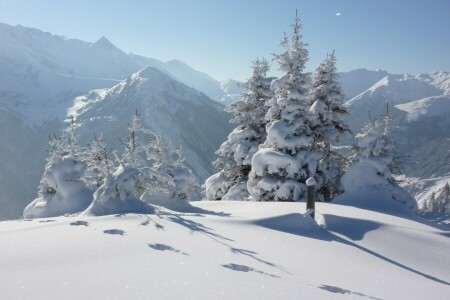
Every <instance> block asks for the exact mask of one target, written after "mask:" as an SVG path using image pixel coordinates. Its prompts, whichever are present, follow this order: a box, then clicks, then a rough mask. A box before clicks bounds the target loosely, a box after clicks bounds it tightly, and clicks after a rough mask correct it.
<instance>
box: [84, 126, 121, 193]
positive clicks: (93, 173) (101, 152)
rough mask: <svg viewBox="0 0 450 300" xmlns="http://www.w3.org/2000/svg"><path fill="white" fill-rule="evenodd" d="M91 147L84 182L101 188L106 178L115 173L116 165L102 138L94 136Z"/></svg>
mask: <svg viewBox="0 0 450 300" xmlns="http://www.w3.org/2000/svg"><path fill="white" fill-rule="evenodd" d="M89 146H90V147H89V150H88V152H87V154H86V164H87V170H86V174H85V176H84V179H83V180H84V181H85V182H86V183H87V184H88V185H90V186H96V187H100V186H101V185H102V184H103V183H104V180H105V178H106V177H107V176H108V175H110V174H112V173H113V167H114V165H113V162H112V160H111V159H109V157H108V151H107V149H106V144H105V142H104V141H103V139H102V138H101V137H97V136H96V135H94V137H93V138H92V140H91V143H90V144H89Z"/></svg>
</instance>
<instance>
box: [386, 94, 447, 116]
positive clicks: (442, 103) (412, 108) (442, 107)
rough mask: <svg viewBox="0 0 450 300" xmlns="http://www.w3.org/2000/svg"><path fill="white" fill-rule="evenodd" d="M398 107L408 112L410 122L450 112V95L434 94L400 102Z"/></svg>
mask: <svg viewBox="0 0 450 300" xmlns="http://www.w3.org/2000/svg"><path fill="white" fill-rule="evenodd" d="M395 107H396V108H398V109H400V110H402V111H404V112H406V113H407V116H406V120H407V121H408V122H411V121H417V120H418V119H419V118H421V117H422V118H423V117H434V116H438V115H440V114H445V113H449V112H450V96H433V97H427V98H423V99H420V100H416V101H412V102H408V103H404V104H399V105H396V106H395Z"/></svg>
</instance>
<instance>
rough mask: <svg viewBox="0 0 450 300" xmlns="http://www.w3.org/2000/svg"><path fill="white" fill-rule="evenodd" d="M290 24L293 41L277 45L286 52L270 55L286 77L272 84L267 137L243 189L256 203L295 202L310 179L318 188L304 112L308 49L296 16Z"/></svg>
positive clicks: (255, 158)
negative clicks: (312, 179)
mask: <svg viewBox="0 0 450 300" xmlns="http://www.w3.org/2000/svg"><path fill="white" fill-rule="evenodd" d="M292 26H293V29H294V31H293V33H292V35H291V38H290V39H289V38H287V37H285V38H284V39H283V40H282V42H281V45H282V46H283V48H284V52H283V53H281V54H279V55H275V57H274V59H275V60H276V61H277V62H278V64H279V69H280V71H282V72H283V73H284V75H283V77H281V78H280V79H277V80H274V81H273V82H272V85H271V88H272V90H273V91H274V93H275V95H274V97H273V98H272V99H270V100H269V101H268V105H269V107H270V108H269V111H268V112H267V115H266V118H267V121H269V123H268V124H267V126H266V131H267V138H266V141H265V142H264V144H263V145H261V147H260V149H259V150H258V152H257V153H255V155H254V156H253V159H252V170H251V172H250V175H249V181H248V184H247V188H248V191H249V194H250V199H251V200H255V201H298V200H300V199H301V198H302V196H303V194H304V191H305V181H306V180H307V179H308V178H309V177H311V176H313V177H315V179H316V181H317V182H318V183H319V184H320V185H321V184H322V179H321V178H319V177H318V175H317V174H316V169H317V161H318V159H319V158H320V154H319V153H315V152H313V150H314V139H313V135H312V130H311V124H310V116H309V115H310V113H309V111H308V110H309V107H310V105H309V91H308V83H309V77H308V75H307V74H305V73H304V68H305V63H306V61H307V59H308V51H307V50H306V49H305V46H306V45H305V43H303V41H302V40H301V38H302V36H301V34H300V29H301V25H300V20H299V18H298V17H296V19H295V23H294V24H293V25H292Z"/></svg>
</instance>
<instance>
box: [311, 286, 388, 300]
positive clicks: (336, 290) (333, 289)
mask: <svg viewBox="0 0 450 300" xmlns="http://www.w3.org/2000/svg"><path fill="white" fill-rule="evenodd" d="M318 288H319V289H321V290H325V291H328V292H331V293H335V294H343V295H358V296H363V297H368V298H370V299H376V300H381V299H380V298H376V297H372V296H368V295H365V294H362V293H357V292H352V291H350V290H347V289H343V288H340V287H337V286H332V285H326V284H322V285H319V286H318Z"/></svg>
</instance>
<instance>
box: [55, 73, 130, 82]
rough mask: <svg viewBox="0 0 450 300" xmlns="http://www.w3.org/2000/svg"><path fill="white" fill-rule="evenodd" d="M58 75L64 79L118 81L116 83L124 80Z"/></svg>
mask: <svg viewBox="0 0 450 300" xmlns="http://www.w3.org/2000/svg"><path fill="white" fill-rule="evenodd" d="M56 74H57V75H59V76H63V77H69V78H77V79H89V80H104V81H116V82H120V81H122V80H123V79H114V78H97V77H86V76H76V75H69V74H63V73H56Z"/></svg>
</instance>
